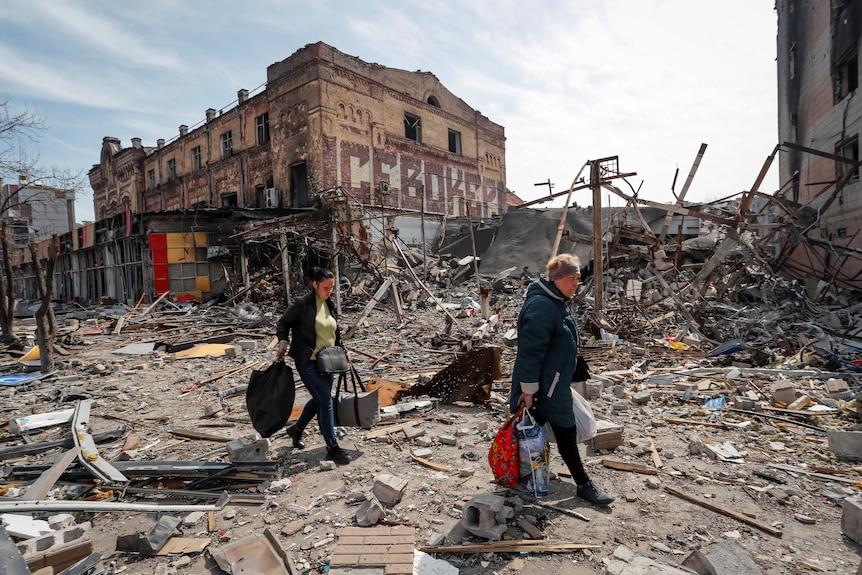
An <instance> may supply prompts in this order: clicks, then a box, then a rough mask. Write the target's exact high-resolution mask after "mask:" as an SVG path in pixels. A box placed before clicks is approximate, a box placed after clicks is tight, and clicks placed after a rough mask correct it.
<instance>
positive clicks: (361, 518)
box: [356, 497, 384, 527]
mask: <svg viewBox="0 0 862 575" xmlns="http://www.w3.org/2000/svg"><path fill="white" fill-rule="evenodd" d="M383 515H384V512H383V506H382V505H381V504H380V502H379V501H377V499H375V498H374V497H370V498H368V499H367V500H365V502H363V503H362V505H360V506H359V509H357V510H356V524H357V525H359V526H360V527H371V526H372V525H377V523H378V522H379V521H380V519H382V518H383Z"/></svg>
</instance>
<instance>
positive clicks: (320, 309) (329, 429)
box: [276, 268, 350, 465]
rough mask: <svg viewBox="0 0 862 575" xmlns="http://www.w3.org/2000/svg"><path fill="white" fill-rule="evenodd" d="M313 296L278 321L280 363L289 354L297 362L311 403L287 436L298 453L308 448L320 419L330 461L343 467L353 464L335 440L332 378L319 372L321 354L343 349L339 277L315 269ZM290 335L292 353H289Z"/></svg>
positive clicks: (295, 303)
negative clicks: (335, 296) (308, 434)
mask: <svg viewBox="0 0 862 575" xmlns="http://www.w3.org/2000/svg"><path fill="white" fill-rule="evenodd" d="M311 288H312V289H311V292H309V293H307V294H306V295H304V296H302V297H299V298H297V299H296V301H294V302H293V304H292V305H291V306H290V307H288V308H287V311H285V312H284V315H283V316H281V319H279V320H278V327H277V331H276V333H277V334H278V339H279V342H278V352H277V354H276V359H282V358H283V357H284V354H285V352H287V354H288V355H289V356H290V357H292V358H293V361H294V363H295V364H296V370H297V371H298V372H299V377H300V378H301V379H302V383H304V384H305V388H306V389H307V390H308V392H309V393H310V394H311V399H309V400H308V403H306V404H305V407H303V409H302V414H301V415H300V416H299V419H298V420H296V423H294V424H293V425H292V426H290V427H288V428H287V434H288V435H289V436H290V437H291V439H292V440H293V446H294V447H295V448H297V449H302V448H303V447H305V443H304V442H303V441H302V432H303V430H304V429H305V426H306V425H308V423H309V422H310V421H311V418H312V417H314V416H315V415H317V425H318V426H319V427H320V433H321V434H322V435H323V440H324V441H325V442H326V459H331V460H332V461H334V462H335V463H337V464H339V465H346V464H347V463H350V458H349V457H348V456H347V453H345V451H344V450H343V449H341V447H339V445H338V440H337V439H336V438H335V423H334V418H333V413H332V410H333V406H332V380H333V376H332V375H331V374H324V373H320V372H319V371H318V370H317V359H316V358H317V352H318V351H320V350H321V349H323V348H324V347H329V346H332V345H338V346H340V345H341V332H340V330H339V328H338V321H337V318H336V315H335V304H333V303H332V300H331V299H330V296H331V295H332V290H333V289H334V288H335V276H334V274H333V273H332V272H331V271H329V270H326V269H322V268H314V269H313V270H312V271H311ZM288 332H291V333H290V350H289V351H288Z"/></svg>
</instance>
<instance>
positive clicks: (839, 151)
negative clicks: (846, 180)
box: [835, 136, 859, 181]
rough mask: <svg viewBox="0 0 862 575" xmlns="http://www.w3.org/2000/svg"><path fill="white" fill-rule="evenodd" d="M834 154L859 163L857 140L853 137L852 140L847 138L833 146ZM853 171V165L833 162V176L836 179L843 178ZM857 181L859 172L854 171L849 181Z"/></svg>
mask: <svg viewBox="0 0 862 575" xmlns="http://www.w3.org/2000/svg"><path fill="white" fill-rule="evenodd" d="M835 154H836V155H838V156H842V157H844V158H847V159H848V160H851V161H853V162H858V161H859V138H858V137H857V136H854V137H852V138H848V139H846V140H844V141H842V142H841V143H839V144H838V145H837V146H835ZM852 169H853V164H849V163H847V162H840V161H836V162H835V176H836V177H837V178H839V179H840V178H843V177H844V176H845V175H846V174H847V173H848V172H849V171H850V170H852ZM858 179H859V170H858V169H857V170H856V173H854V174H853V175H852V176H851V177H850V181H855V180H858Z"/></svg>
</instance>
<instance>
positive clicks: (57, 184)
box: [0, 94, 84, 337]
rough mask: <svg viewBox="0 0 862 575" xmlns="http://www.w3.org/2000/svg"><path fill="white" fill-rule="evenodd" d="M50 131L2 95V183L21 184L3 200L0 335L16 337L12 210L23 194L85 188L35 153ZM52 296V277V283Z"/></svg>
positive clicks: (81, 179) (77, 176)
mask: <svg viewBox="0 0 862 575" xmlns="http://www.w3.org/2000/svg"><path fill="white" fill-rule="evenodd" d="M47 129H48V126H47V124H46V123H45V120H44V119H43V118H42V117H41V116H40V115H39V113H38V112H36V111H35V110H31V109H29V108H24V109H23V110H20V111H14V110H13V107H12V104H11V100H10V98H9V96H8V95H6V94H0V183H2V181H3V179H4V178H6V179H10V180H12V181H15V182H17V183H18V185H17V186H15V188H14V190H13V191H12V192H11V193H8V194H4V195H3V196H2V197H0V258H2V265H0V331H2V333H3V335H4V336H7V337H14V335H15V334H14V315H15V314H14V312H15V298H16V294H15V283H14V269H13V267H12V264H11V253H12V249H13V248H14V242H13V241H12V238H10V234H9V225H8V222H9V215H10V210H11V209H12V208H14V207H16V206H20V205H23V204H24V203H25V202H22V199H21V198H22V192H24V191H25V190H28V189H31V190H32V189H33V188H36V189H41V190H44V194H45V198H44V199H47V197H48V195H49V194H51V193H54V192H56V191H64V192H67V193H70V194H72V195H73V197H74V193H75V192H76V191H78V190H81V189H83V187H84V175H83V171H81V172H79V173H77V174H75V173H72V172H71V171H70V170H68V169H58V168H57V167H51V168H44V167H42V166H40V165H39V155H38V152H35V151H34V150H36V149H37V148H36V145H37V144H38V141H39V138H38V136H39V134H40V133H41V132H43V131H45V130H47ZM39 193H41V192H37V193H35V194H30V195H29V197H28V198H27V199H26V203H30V204H32V203H34V202H35V203H38V202H40V201H41V200H40V197H39ZM50 282H51V292H53V277H51V279H50Z"/></svg>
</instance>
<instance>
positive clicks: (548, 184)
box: [533, 178, 554, 198]
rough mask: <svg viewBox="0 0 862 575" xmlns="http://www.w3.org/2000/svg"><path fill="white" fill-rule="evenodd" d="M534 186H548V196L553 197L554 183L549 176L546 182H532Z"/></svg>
mask: <svg viewBox="0 0 862 575" xmlns="http://www.w3.org/2000/svg"><path fill="white" fill-rule="evenodd" d="M533 185H534V186H548V197H549V198H551V197H553V195H552V193H551V192H552V191H553V189H554V184H552V183H551V178H548V181H547V182H539V183H538V184H533Z"/></svg>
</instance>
